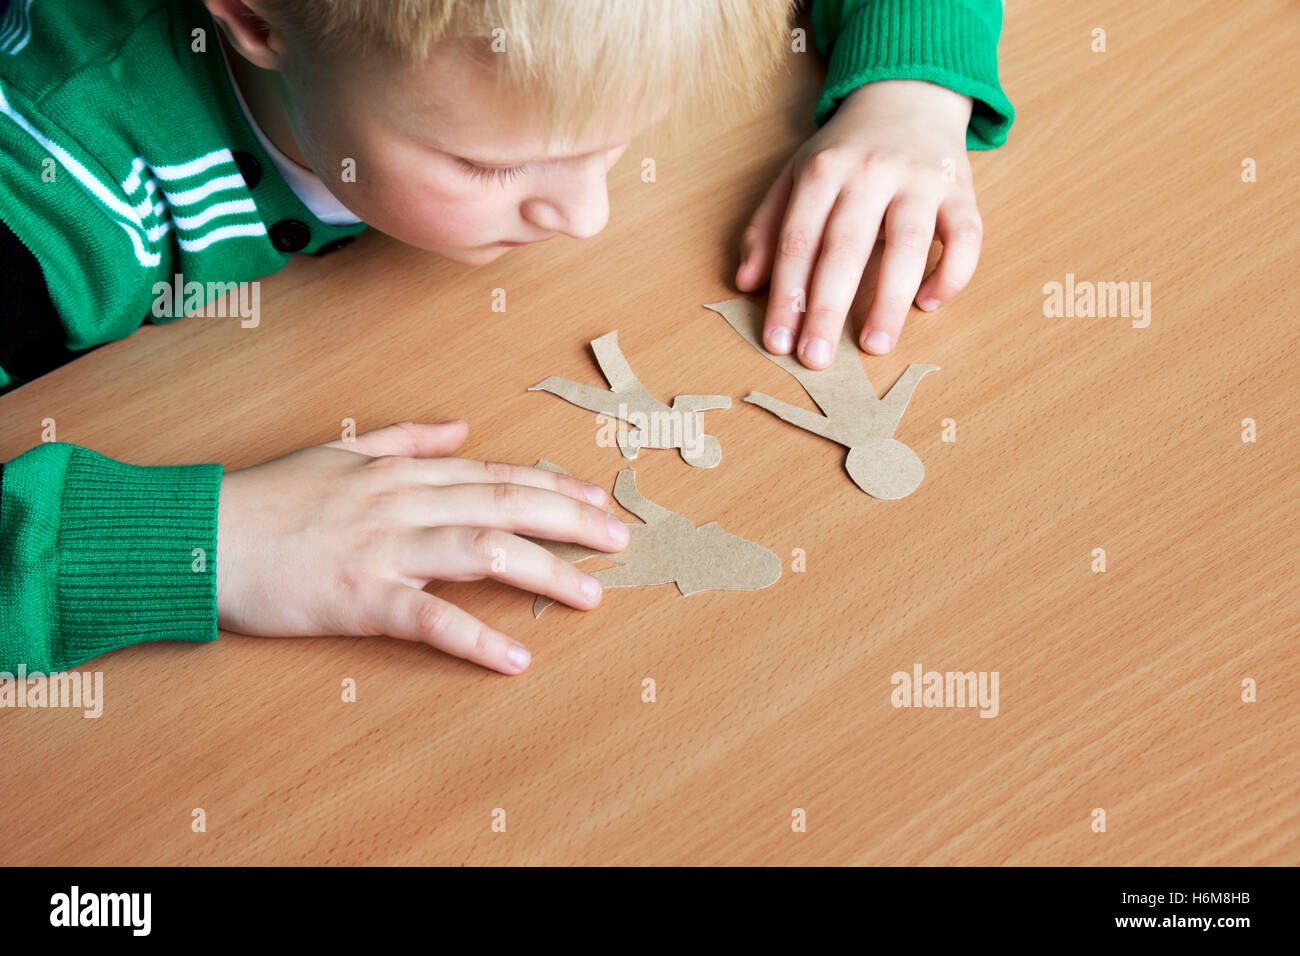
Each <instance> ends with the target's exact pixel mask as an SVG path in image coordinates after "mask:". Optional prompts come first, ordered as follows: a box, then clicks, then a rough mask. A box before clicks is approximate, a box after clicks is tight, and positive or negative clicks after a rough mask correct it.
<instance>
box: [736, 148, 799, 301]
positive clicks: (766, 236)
mask: <svg viewBox="0 0 1300 956" xmlns="http://www.w3.org/2000/svg"><path fill="white" fill-rule="evenodd" d="M793 181H794V158H793V157H791V158H790V160H789V161H788V162H787V163H786V164H785V168H783V169H782V170H781V175H779V176H777V178H776V182H774V183H772V185H771V186H769V187H768V190H767V195H766V196H764V197H763V201H762V202H761V203H759V206H758V209H757V210H755V211H754V216H753V218H752V219H750V221H749V225H748V226H746V227H745V231H744V232H743V233H742V234H741V237H740V268H739V269H737V270H736V288H738V289H740V290H741V291H742V292H749V291H751V290H753V289H757V288H758V287H759V286H760V285H762V284H763V282H764V280H766V279H767V276H768V273H769V272H770V271H771V269H772V256H773V249H774V248H775V246H776V237H777V233H778V232H779V231H780V229H781V219H782V217H783V216H784V215H785V207H786V204H787V203H788V202H789V201H790V184H791V183H792V182H793Z"/></svg>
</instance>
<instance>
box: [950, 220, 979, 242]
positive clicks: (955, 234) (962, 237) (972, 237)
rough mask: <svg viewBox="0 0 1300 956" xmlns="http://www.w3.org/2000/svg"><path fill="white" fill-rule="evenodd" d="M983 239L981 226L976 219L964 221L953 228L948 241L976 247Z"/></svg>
mask: <svg viewBox="0 0 1300 956" xmlns="http://www.w3.org/2000/svg"><path fill="white" fill-rule="evenodd" d="M983 239H984V226H983V224H982V223H981V222H980V221H979V220H978V219H964V220H962V221H961V222H959V223H958V224H957V225H955V226H954V227H953V229H952V237H951V240H950V241H951V242H958V243H969V244H971V245H978V244H979V243H980V242H981V241H982V240H983Z"/></svg>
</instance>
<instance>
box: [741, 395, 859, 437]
mask: <svg viewBox="0 0 1300 956" xmlns="http://www.w3.org/2000/svg"><path fill="white" fill-rule="evenodd" d="M745 401H747V402H748V403H749V404H751V405H757V406H758V407H759V408H765V409H767V410H768V411H769V412H771V413H772V414H773V415H775V416H776V417H777V418H781V419H784V420H785V421H787V422H789V423H790V424H791V425H794V426H795V427H796V428H802V429H803V430H804V431H807V432H812V433H813V434H814V435H821V437H822V438H829V439H830V440H831V441H838V439H837V438H836V437H835V436H834V435H833V434H832V429H833V426H832V423H831V420H830V419H829V418H827V417H826V416H825V415H818V414H817V413H816V412H810V411H808V410H807V409H804V408H800V407H799V406H797V405H789V404H787V403H786V402H783V401H781V400H780V399H777V398H773V397H772V396H771V395H764V394H763V393H762V392H750V393H749V394H748V395H746V396H745Z"/></svg>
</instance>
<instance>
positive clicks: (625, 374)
mask: <svg viewBox="0 0 1300 956" xmlns="http://www.w3.org/2000/svg"><path fill="white" fill-rule="evenodd" d="M591 350H592V351H593V352H595V353H596V364H598V365H599V366H600V372H601V374H602V375H604V376H605V380H606V381H608V382H609V387H610V388H611V389H613V390H614V391H615V392H627V391H632V390H634V389H639V388H640V386H641V380H640V379H638V378H637V377H636V375H635V374H633V372H632V366H630V365H628V364H627V359H625V358H624V357H623V353H622V351H621V350H620V349H619V347H618V332H617V331H614V332H606V333H605V334H604V335H602V336H601V337H600V338H598V339H593V340H592V342H591Z"/></svg>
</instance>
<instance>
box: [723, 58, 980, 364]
mask: <svg viewBox="0 0 1300 956" xmlns="http://www.w3.org/2000/svg"><path fill="white" fill-rule="evenodd" d="M971 108H972V104H971V100H970V98H969V97H967V96H962V95H961V94H959V93H954V92H953V91H952V90H949V89H945V88H944V87H942V86H937V85H935V84H933V83H926V82H923V81H920V80H882V81H879V82H875V83H868V84H867V85H865V86H862V87H859V88H858V89H856V90H854V91H853V92H852V93H850V94H849V95H848V96H847V97H845V99H844V100H843V101H842V102H841V103H840V106H839V109H838V110H836V112H835V114H834V115H833V116H832V117H831V118H830V119H829V120H828V121H827V122H826V123H825V125H823V126H822V128H821V129H820V130H818V131H817V133H815V134H814V135H813V136H812V137H811V138H809V140H808V141H807V142H806V143H804V145H803V146H802V147H801V148H800V149H799V150H798V152H796V153H795V154H794V155H793V156H792V157H791V158H790V161H789V162H788V163H786V165H785V168H784V169H783V170H782V171H781V175H780V176H779V177H778V178H777V180H776V182H775V183H774V184H773V186H772V188H771V189H769V190H768V193H767V196H766V197H765V198H764V199H763V202H762V204H761V205H760V206H759V207H758V210H757V211H756V212H755V213H754V217H753V219H752V220H751V221H750V224H749V226H748V228H746V230H745V233H744V235H743V236H742V239H741V263H740V269H739V271H738V272H737V273H736V285H737V287H738V288H739V289H741V291H746V292H747V291H750V290H753V289H756V288H758V287H759V286H760V285H762V283H763V280H764V279H766V278H767V277H768V275H769V273H770V275H771V279H772V288H771V294H770V296H769V298H768V306H767V317H766V320H765V322H764V325H763V343H764V345H766V346H767V348H768V350H769V351H771V352H773V353H775V354H778V355H785V354H788V353H789V352H790V351H791V349H792V348H793V347H794V345H795V343H796V341H797V342H798V348H797V349H796V350H795V351H796V354H797V355H798V358H799V361H800V362H802V363H803V364H804V365H806V366H807V367H809V368H825V367H827V366H828V365H830V364H831V361H832V359H833V358H834V357H835V351H836V347H837V345H838V344H839V341H840V332H841V330H842V329H843V327H844V321H845V319H846V317H847V316H848V311H849V306H850V305H852V303H853V298H854V296H855V295H856V294H857V291H858V283H859V281H860V280H861V278H862V271H863V269H864V268H865V267H866V264H867V260H868V259H869V258H870V257H871V251H872V248H873V247H874V246H875V243H876V239H877V237H878V236H879V234H880V231H881V224H882V221H883V225H884V240H885V250H884V254H883V256H882V258H881V262H880V278H879V281H878V282H877V285H876V294H875V298H874V299H873V300H872V303H871V308H870V311H869V312H868V313H867V319H866V322H865V324H864V325H863V328H862V334H861V336H860V337H859V340H858V341H859V343H860V344H861V346H862V348H864V349H866V350H867V351H868V352H873V353H875V354H877V355H880V354H884V353H885V352H888V351H890V350H891V349H892V348H893V347H894V345H895V344H896V343H897V342H898V336H899V333H901V332H902V330H903V323H904V321H906V319H907V313H908V309H909V308H910V307H911V304H912V302H913V300H915V302H916V304H917V306H918V307H920V308H922V309H924V310H926V311H932V310H934V309H937V308H938V307H939V306H940V305H941V304H942V303H943V302H946V301H947V300H948V299H950V298H952V297H953V296H954V295H956V294H957V293H958V292H959V291H961V289H962V288H963V287H964V286H965V285H966V283H967V282H969V281H970V277H971V275H972V274H973V273H974V272H975V264H976V262H977V261H978V260H979V252H980V241H981V238H982V234H983V230H982V225H981V223H980V215H979V210H978V209H977V208H976V205H975V189H974V186H973V184H972V182H971V171H970V163H969V162H968V161H967V159H966V126H967V124H968V123H969V122H970V115H971ZM935 236H937V237H938V239H939V240H940V241H941V242H942V243H943V254H942V256H941V257H940V259H939V262H938V264H937V265H936V266H935V268H934V271H933V272H931V273H930V275H929V276H926V277H925V278H924V281H922V277H923V275H924V273H925V264H926V259H927V257H928V255H929V251H930V242H931V239H932V237H935ZM774 259H775V262H773V260H774ZM801 305H802V306H804V307H806V310H807V311H806V317H805V315H803V314H801V312H800V306H801Z"/></svg>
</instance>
